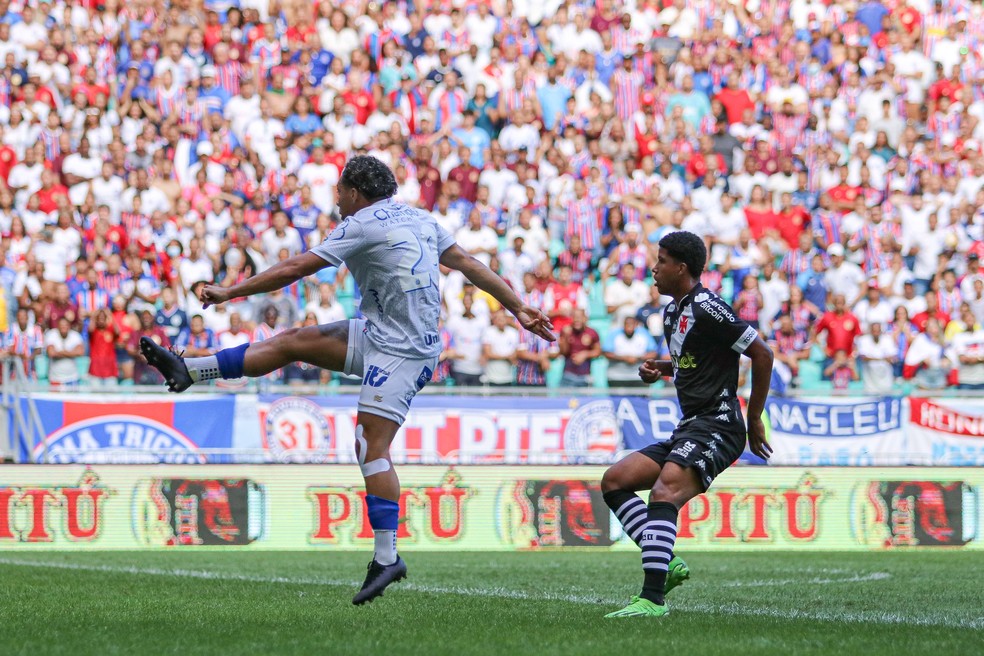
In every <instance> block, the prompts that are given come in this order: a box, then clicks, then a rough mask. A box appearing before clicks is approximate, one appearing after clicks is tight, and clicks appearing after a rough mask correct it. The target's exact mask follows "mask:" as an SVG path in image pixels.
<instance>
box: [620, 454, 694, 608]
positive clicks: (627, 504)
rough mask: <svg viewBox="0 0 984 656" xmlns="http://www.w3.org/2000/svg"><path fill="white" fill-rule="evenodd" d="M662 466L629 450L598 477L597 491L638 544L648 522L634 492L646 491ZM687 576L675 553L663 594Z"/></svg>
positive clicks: (684, 566) (654, 481) (642, 502)
mask: <svg viewBox="0 0 984 656" xmlns="http://www.w3.org/2000/svg"><path fill="white" fill-rule="evenodd" d="M661 470H662V467H661V466H660V464H659V463H658V462H656V461H655V460H653V459H652V458H649V457H648V456H646V455H644V454H643V453H639V452H636V453H630V454H629V455H628V456H626V457H625V458H623V459H621V460H619V461H618V462H617V463H615V464H614V465H612V466H611V467H609V468H608V469H607V470H606V471H605V474H604V476H602V478H601V492H602V495H603V497H604V499H605V503H606V504H608V507H609V508H611V510H612V513H613V514H614V515H615V518H616V519H617V520H618V521H619V523H620V524H621V525H622V530H624V531H625V534H626V535H628V536H629V537H630V538H631V539H632V541H633V542H635V543H636V544H637V545H639V546H640V547H641V546H642V535H643V530H644V529H645V528H646V526H647V525H648V523H649V508H648V506H647V505H646V502H645V501H643V500H642V499H641V498H640V497H639V495H637V494H636V492H637V491H639V490H650V489H652V487H653V486H654V485H655V484H656V481H657V480H658V479H659V475H660V471H661ZM689 578H690V568H689V567H687V563H686V562H684V560H683V559H682V558H680V557H679V556H673V557H672V559H671V560H670V563H669V567H668V573H667V576H666V584H665V586H664V589H663V594H664V595H666V594H669V592H670V591H671V590H673V589H674V588H676V587H677V586H679V585H681V584H683V582H684V581H686V580H687V579H689Z"/></svg>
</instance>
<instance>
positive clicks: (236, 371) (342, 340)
mask: <svg viewBox="0 0 984 656" xmlns="http://www.w3.org/2000/svg"><path fill="white" fill-rule="evenodd" d="M348 333H349V321H336V322H334V323H330V324H325V325H323V326H308V327H305V328H289V329H287V330H285V331H284V332H282V333H280V334H279V335H276V336H275V337H272V338H270V339H268V340H265V341H262V342H255V343H251V344H242V345H240V346H235V347H233V348H229V349H223V350H221V351H219V352H218V353H216V354H215V355H208V356H205V357H202V358H182V357H181V356H179V355H178V354H177V353H175V352H174V351H171V350H168V349H166V348H164V347H163V346H161V345H160V344H157V343H156V342H154V341H153V340H151V339H148V338H146V337H144V338H141V340H140V352H141V353H142V354H143V356H144V357H145V358H146V359H147V362H148V363H149V364H150V365H151V366H153V367H155V368H156V369H157V370H158V371H160V372H161V375H163V376H164V381H165V382H166V384H167V388H168V390H170V391H172V392H183V391H184V390H186V389H188V388H189V387H191V386H192V385H193V384H195V383H203V382H208V381H210V380H215V379H217V378H225V379H230V380H234V379H236V378H241V377H243V376H249V377H251V378H258V377H260V376H264V375H266V374H268V373H270V372H271V371H276V370H277V369H280V368H281V367H284V366H286V365H287V364H289V363H291V362H306V363H307V364H310V365H314V366H316V367H321V368H322V369H328V370H330V371H342V370H343V369H344V367H345V360H346V356H347V355H348Z"/></svg>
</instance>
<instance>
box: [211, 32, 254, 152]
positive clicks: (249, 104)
mask: <svg viewBox="0 0 984 656" xmlns="http://www.w3.org/2000/svg"><path fill="white" fill-rule="evenodd" d="M215 47H216V49H219V48H222V47H227V46H225V44H222V43H219V44H218V45H216V46H215ZM260 115H261V114H260V97H259V96H258V95H257V94H256V87H255V85H254V84H253V82H252V81H251V80H248V79H247V80H243V82H242V83H241V85H240V87H239V95H238V96H233V97H232V98H230V99H229V101H228V102H227V103H226V106H225V109H224V110H223V116H224V117H225V119H226V120H227V121H231V123H232V126H231V127H232V132H233V134H235V135H236V137H237V138H238V139H239V140H240V141H242V140H243V139H244V137H245V135H246V126H247V125H249V124H250V123H252V122H253V121H254V120H256V119H258V118H260Z"/></svg>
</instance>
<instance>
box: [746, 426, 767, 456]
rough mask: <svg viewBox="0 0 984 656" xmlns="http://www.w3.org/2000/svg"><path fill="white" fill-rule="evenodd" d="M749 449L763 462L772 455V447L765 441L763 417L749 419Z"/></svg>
mask: <svg viewBox="0 0 984 656" xmlns="http://www.w3.org/2000/svg"><path fill="white" fill-rule="evenodd" d="M748 448H749V450H750V451H751V452H752V453H754V454H755V455H757V456H758V457H759V458H762V460H768V459H769V456H771V455H772V447H771V446H769V443H768V442H766V441H765V424H764V423H763V422H762V418H761V417H749V418H748Z"/></svg>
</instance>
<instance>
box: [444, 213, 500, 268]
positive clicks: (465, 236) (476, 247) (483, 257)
mask: <svg viewBox="0 0 984 656" xmlns="http://www.w3.org/2000/svg"><path fill="white" fill-rule="evenodd" d="M454 238H455V241H457V242H458V245H459V246H461V247H462V248H463V249H465V251H466V252H467V253H469V254H470V255H472V256H473V257H474V258H475V259H477V260H478V261H480V262H481V263H482V264H484V265H485V266H488V265H489V262H491V261H492V256H493V255H495V254H496V253H497V252H498V250H499V236H498V235H496V234H495V230H493V229H492V228H490V227H489V226H486V225H482V214H481V212H479V210H478V209H477V208H472V211H471V213H470V214H469V215H468V225H466V226H464V227H462V228H460V229H459V230H458V231H457V232H455V233H454ZM506 243H508V239H507V240H506Z"/></svg>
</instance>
